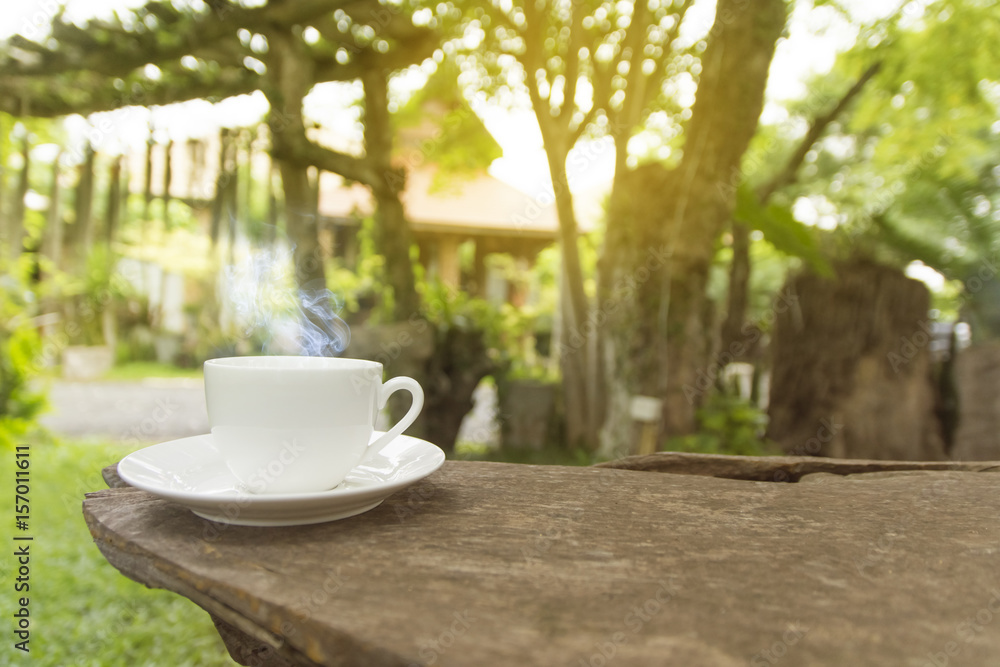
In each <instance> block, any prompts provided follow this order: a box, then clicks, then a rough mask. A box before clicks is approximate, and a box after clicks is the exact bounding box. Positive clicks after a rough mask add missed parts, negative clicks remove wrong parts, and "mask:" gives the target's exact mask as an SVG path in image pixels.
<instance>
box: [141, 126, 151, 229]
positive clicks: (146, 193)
mask: <svg viewBox="0 0 1000 667" xmlns="http://www.w3.org/2000/svg"><path fill="white" fill-rule="evenodd" d="M142 179H143V180H142V196H143V201H144V202H145V203H144V205H143V208H142V231H143V236H145V232H146V228H147V227H148V226H149V209H150V206H152V204H153V128H152V127H151V128H149V139H147V140H146V167H145V171H144V172H143V174H142Z"/></svg>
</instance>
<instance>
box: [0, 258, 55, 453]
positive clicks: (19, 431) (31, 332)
mask: <svg viewBox="0 0 1000 667" xmlns="http://www.w3.org/2000/svg"><path fill="white" fill-rule="evenodd" d="M17 268H18V267H15V270H14V271H12V272H10V273H7V274H6V275H4V276H2V277H0V447H10V446H13V444H14V440H15V439H17V438H18V437H20V436H22V435H23V434H24V433H26V432H27V431H28V430H29V429H30V428H31V427H32V426H34V424H35V420H36V418H37V416H38V414H39V413H40V412H41V411H42V410H43V409H44V408H45V405H46V401H45V393H44V392H43V391H42V390H40V389H39V388H38V387H37V386H34V383H33V380H35V378H36V377H37V375H38V371H39V368H38V359H39V354H40V352H41V339H40V337H39V335H38V331H37V330H36V329H35V326H34V325H33V323H32V321H31V314H32V311H33V309H34V308H33V307H34V303H35V298H34V294H33V293H32V292H31V290H29V289H28V288H27V287H26V286H25V284H24V283H23V281H21V280H20V279H19V278H18V271H17V270H16V269H17Z"/></svg>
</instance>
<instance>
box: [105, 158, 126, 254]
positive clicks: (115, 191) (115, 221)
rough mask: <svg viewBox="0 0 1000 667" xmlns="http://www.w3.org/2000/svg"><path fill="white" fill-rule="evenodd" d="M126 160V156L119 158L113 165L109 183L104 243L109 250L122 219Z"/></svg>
mask: <svg viewBox="0 0 1000 667" xmlns="http://www.w3.org/2000/svg"><path fill="white" fill-rule="evenodd" d="M124 159H125V158H124V156H118V158H117V159H115V160H114V161H113V162H112V163H111V175H110V179H109V181H110V182H109V183H108V210H107V218H106V221H105V222H106V225H105V228H104V233H105V239H104V242H105V243H107V245H108V247H109V248H110V247H111V242H112V241H114V238H115V233H116V232H117V231H118V225H119V222H120V218H121V202H122V192H121V191H122V160H124Z"/></svg>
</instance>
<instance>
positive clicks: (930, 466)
mask: <svg viewBox="0 0 1000 667" xmlns="http://www.w3.org/2000/svg"><path fill="white" fill-rule="evenodd" d="M596 467H598V468H615V469H617V470H641V471H645V472H668V473H673V474H675V475H704V476H706V477H724V478H726V479H743V480H751V481H758V482H797V481H799V479H801V478H802V476H803V475H811V474H813V473H820V472H822V473H830V474H833V475H856V474H859V473H874V472H886V471H892V470H937V471H942V470H953V471H963V472H1000V461H869V460H864V459H832V458H824V457H817V456H724V455H721V454H689V453H685V452H658V453H656V454H650V455H648V456H627V457H625V458H621V459H615V460H614V461H606V462H604V463H598V464H597V465H596Z"/></svg>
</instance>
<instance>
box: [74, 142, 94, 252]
mask: <svg viewBox="0 0 1000 667" xmlns="http://www.w3.org/2000/svg"><path fill="white" fill-rule="evenodd" d="M95 159H96V153H95V152H94V147H93V146H91V145H89V144H88V145H87V154H86V157H85V158H84V161H83V163H82V164H81V165H80V168H79V174H80V177H79V179H78V180H77V184H76V207H75V209H76V222H75V223H74V229H73V237H74V240H75V241H76V250H77V252H78V253H79V254H78V256H77V260H78V261H80V262H85V261H86V259H87V256H88V255H89V254H90V249H91V247H92V246H93V244H94V214H93V208H94V161H95Z"/></svg>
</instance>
